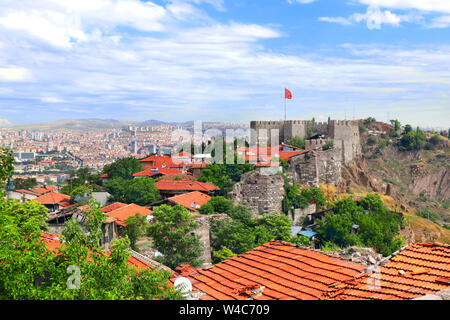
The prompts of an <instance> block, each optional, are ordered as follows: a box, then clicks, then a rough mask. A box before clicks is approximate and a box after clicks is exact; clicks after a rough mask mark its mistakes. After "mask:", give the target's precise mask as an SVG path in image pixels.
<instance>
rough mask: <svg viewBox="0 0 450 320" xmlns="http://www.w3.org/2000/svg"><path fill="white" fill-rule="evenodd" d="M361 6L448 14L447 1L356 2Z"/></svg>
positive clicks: (394, 0)
mask: <svg viewBox="0 0 450 320" xmlns="http://www.w3.org/2000/svg"><path fill="white" fill-rule="evenodd" d="M357 1H358V2H360V3H362V4H366V5H369V6H377V7H380V8H391V9H402V10H409V9H416V10H421V11H433V12H444V13H450V1H448V0H357Z"/></svg>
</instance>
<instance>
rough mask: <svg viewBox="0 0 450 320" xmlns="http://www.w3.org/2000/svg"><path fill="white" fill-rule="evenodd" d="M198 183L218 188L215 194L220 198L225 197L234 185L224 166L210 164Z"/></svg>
mask: <svg viewBox="0 0 450 320" xmlns="http://www.w3.org/2000/svg"><path fill="white" fill-rule="evenodd" d="M198 181H201V182H206V183H211V184H213V185H216V186H218V187H219V188H220V190H219V191H218V192H217V194H219V195H221V196H227V194H228V193H229V192H230V191H231V190H232V188H233V185H234V183H235V182H234V181H233V180H232V179H231V177H230V176H229V175H228V174H227V170H226V167H225V165H221V164H212V165H210V166H209V168H207V169H205V170H203V172H202V175H201V176H200V178H199V179H198Z"/></svg>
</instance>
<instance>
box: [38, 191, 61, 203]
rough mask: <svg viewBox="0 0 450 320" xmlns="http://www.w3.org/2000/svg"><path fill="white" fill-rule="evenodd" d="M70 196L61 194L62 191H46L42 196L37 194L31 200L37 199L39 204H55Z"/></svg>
mask: <svg viewBox="0 0 450 320" xmlns="http://www.w3.org/2000/svg"><path fill="white" fill-rule="evenodd" d="M69 199H70V196H68V195H66V194H63V193H56V192H48V193H45V194H43V195H42V196H39V197H37V198H35V199H33V200H32V201H37V202H39V203H40V204H57V203H58V202H62V201H64V200H69Z"/></svg>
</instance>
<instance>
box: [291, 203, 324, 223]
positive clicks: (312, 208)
mask: <svg viewBox="0 0 450 320" xmlns="http://www.w3.org/2000/svg"><path fill="white" fill-rule="evenodd" d="M316 209H317V207H316V204H311V205H309V206H308V207H306V208H305V209H300V208H297V209H294V212H293V213H291V212H290V213H289V219H290V220H291V221H292V225H293V226H299V225H301V224H302V222H303V219H304V218H305V217H306V216H307V215H308V214H312V213H314V212H316Z"/></svg>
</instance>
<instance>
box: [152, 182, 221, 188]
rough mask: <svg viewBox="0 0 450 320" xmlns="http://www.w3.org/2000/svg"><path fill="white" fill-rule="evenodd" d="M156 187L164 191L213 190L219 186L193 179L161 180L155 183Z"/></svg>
mask: <svg viewBox="0 0 450 320" xmlns="http://www.w3.org/2000/svg"><path fill="white" fill-rule="evenodd" d="M155 187H156V188H157V189H159V190H164V191H172V190H173V191H213V190H218V189H219V187H218V186H215V185H212V184H209V183H205V182H200V181H191V180H160V181H158V182H156V183H155Z"/></svg>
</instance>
